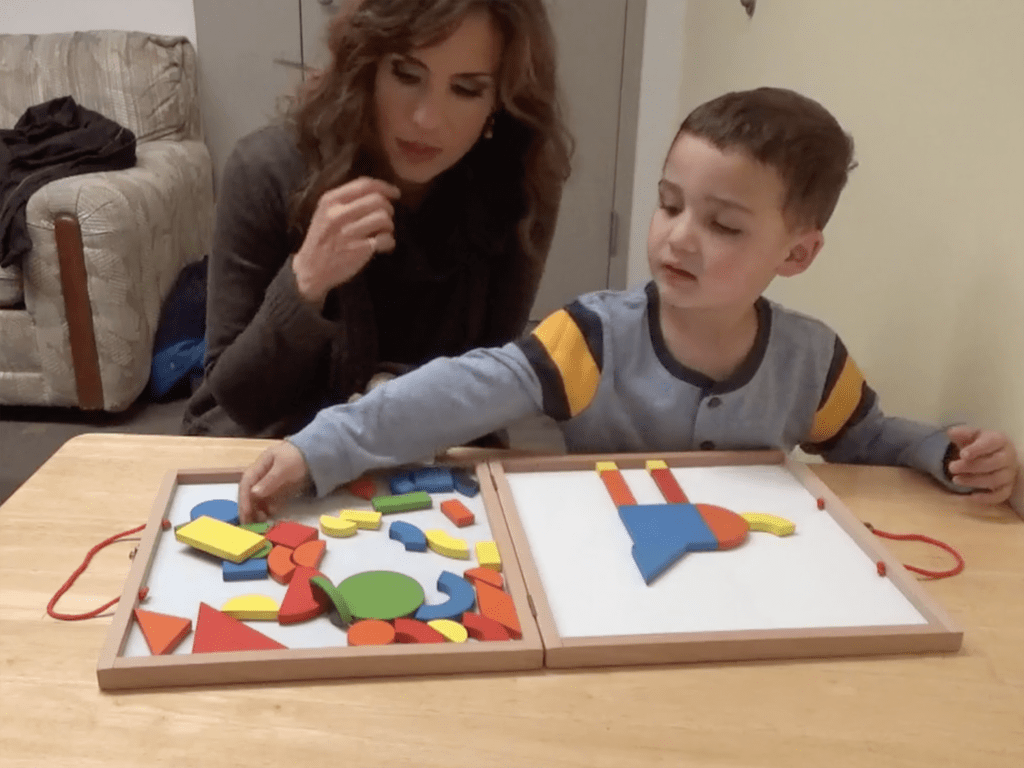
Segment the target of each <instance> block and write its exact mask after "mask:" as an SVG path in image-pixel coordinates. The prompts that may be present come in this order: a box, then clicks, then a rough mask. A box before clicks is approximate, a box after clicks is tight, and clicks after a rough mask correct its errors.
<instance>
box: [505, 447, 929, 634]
mask: <svg viewBox="0 0 1024 768" xmlns="http://www.w3.org/2000/svg"><path fill="white" fill-rule="evenodd" d="M672 471H673V474H674V475H675V477H676V479H677V480H678V481H679V484H680V486H681V487H682V488H683V490H684V491H685V493H686V494H687V496H688V498H689V499H690V501H691V502H692V503H695V504H700V503H706V504H715V505H717V506H721V507H725V508H727V509H730V510H732V511H733V512H736V513H738V514H742V513H745V512H766V513H770V514H775V515H779V516H781V517H784V518H786V519H788V520H791V521H792V522H793V523H795V524H796V532H795V533H794V534H792V535H790V536H786V537H776V536H774V535H772V534H769V533H760V532H758V533H755V532H751V533H749V534H748V537H747V540H746V541H745V542H744V543H743V544H741V545H740V546H739V547H737V548H735V549H731V550H721V551H715V552H691V553H688V554H686V555H684V556H683V557H682V559H681V560H679V561H678V562H676V563H675V564H674V565H673V566H671V567H670V568H669V569H668V570H667V571H666V572H665V573H663V574H662V575H661V576H660V577H658V578H657V579H656V580H655V581H653V582H652V583H651V585H649V586H648V585H647V584H645V583H644V580H643V578H642V577H641V576H640V572H639V570H638V569H637V566H636V564H635V562H634V561H633V558H632V554H631V550H632V546H633V542H632V539H631V538H630V536H629V533H628V532H627V530H626V528H625V526H624V525H623V524H622V522H621V520H620V519H619V515H618V511H617V509H616V507H615V505H614V504H613V503H612V501H611V498H610V496H609V494H608V491H607V489H606V488H605V486H604V483H603V482H602V481H601V479H600V477H599V475H598V473H597V472H596V471H593V470H586V471H552V472H522V473H519V472H508V473H506V477H507V479H508V483H509V486H510V488H511V491H512V496H513V499H514V501H515V505H516V509H517V512H518V515H519V519H520V521H521V523H522V527H523V530H524V532H525V534H526V537H527V539H528V541H529V546H530V552H531V554H532V556H533V559H534V562H535V564H536V566H537V570H538V572H539V575H540V578H541V581H542V583H543V586H544V590H545V593H546V595H547V599H548V602H549V605H550V606H551V611H552V613H553V615H554V620H555V624H556V626H557V628H558V632H559V634H560V635H561V636H562V637H563V638H583V637H602V636H614V635H643V634H660V633H676V632H716V631H738V630H766V629H794V628H837V627H871V626H890V625H891V626H905V625H923V624H927V623H928V622H927V620H926V619H925V617H924V616H922V615H921V613H920V612H919V611H918V610H917V608H915V607H914V605H913V604H912V603H911V602H910V601H909V600H908V599H907V598H906V597H905V596H904V595H903V594H902V592H900V590H899V589H898V588H897V587H896V586H895V585H894V584H893V583H892V581H891V580H890V579H887V578H882V577H880V576H879V575H878V572H877V570H876V567H875V563H874V561H873V560H872V559H871V558H870V557H869V556H868V555H867V554H866V553H864V551H863V550H861V549H860V547H859V546H858V545H857V544H856V543H855V542H854V541H853V540H852V539H851V538H850V537H849V536H848V535H847V534H846V533H845V531H843V529H842V527H841V526H840V525H839V524H838V523H837V522H836V521H835V520H834V519H833V518H832V517H831V516H830V515H829V514H827V513H826V512H823V511H821V510H819V509H818V508H817V503H816V499H815V498H814V497H813V496H812V495H811V494H810V493H809V492H808V491H807V490H806V489H805V488H804V487H803V485H802V484H801V483H800V482H799V481H798V480H797V479H796V477H794V476H793V474H792V473H791V472H789V470H788V469H786V468H785V467H783V466H778V465H756V466H723V467H685V468H674V469H673V470H672ZM622 475H623V477H624V478H625V479H626V482H627V484H628V485H629V487H630V490H631V491H632V492H633V495H634V497H635V498H636V500H637V503H638V504H660V503H664V498H663V496H662V495H661V492H660V491H659V490H658V487H657V485H656V484H655V483H654V480H653V479H652V478H651V476H650V475H649V473H648V472H647V471H646V470H643V469H627V470H622Z"/></svg>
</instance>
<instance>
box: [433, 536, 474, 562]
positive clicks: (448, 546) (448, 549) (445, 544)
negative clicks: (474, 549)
mask: <svg viewBox="0 0 1024 768" xmlns="http://www.w3.org/2000/svg"><path fill="white" fill-rule="evenodd" d="M423 533H424V535H425V536H426V537H427V546H428V547H430V548H431V549H432V550H434V551H435V552H437V554H439V555H444V556H445V557H451V558H455V559H456V560H468V559H469V545H467V544H466V541H465V539H456V538H455V537H454V536H451V535H450V534H449V533H448V532H447V531H442V530H441V529H440V528H431V529H430V530H429V531H424V532H423Z"/></svg>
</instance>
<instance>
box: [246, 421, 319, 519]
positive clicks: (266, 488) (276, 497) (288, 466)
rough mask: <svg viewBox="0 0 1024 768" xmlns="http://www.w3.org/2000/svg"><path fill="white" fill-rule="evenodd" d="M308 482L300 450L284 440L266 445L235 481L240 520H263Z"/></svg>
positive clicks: (306, 468) (303, 458) (307, 469)
mask: <svg viewBox="0 0 1024 768" xmlns="http://www.w3.org/2000/svg"><path fill="white" fill-rule="evenodd" d="M308 484H309V468H308V467H307V466H306V459H305V457H304V456H303V455H302V452H301V451H300V450H299V449H298V448H296V447H295V446H294V445H292V444H291V443H289V442H287V441H286V440H282V441H281V442H280V443H278V444H277V445H275V446H273V447H271V448H268V449H267V450H266V451H264V452H263V454H262V455H260V457H259V458H258V459H256V461H254V462H253V463H252V465H251V466H250V467H249V468H248V469H247V470H245V472H244V473H243V474H242V479H241V480H240V481H239V483H238V516H239V518H241V521H242V522H243V523H262V522H263V521H264V520H266V519H267V518H268V517H270V516H271V515H273V514H274V513H275V512H276V511H277V510H278V508H279V507H280V506H281V504H283V503H284V502H285V501H287V500H288V499H289V498H291V497H292V496H295V495H297V494H298V493H299V492H300V491H302V490H303V488H305V487H306V486H307V485H308Z"/></svg>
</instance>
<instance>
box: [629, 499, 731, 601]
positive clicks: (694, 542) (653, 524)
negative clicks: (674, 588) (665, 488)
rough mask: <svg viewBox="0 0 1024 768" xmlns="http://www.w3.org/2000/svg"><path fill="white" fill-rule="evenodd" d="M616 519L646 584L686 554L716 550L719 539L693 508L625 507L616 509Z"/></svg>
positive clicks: (636, 505) (634, 505)
mask: <svg viewBox="0 0 1024 768" xmlns="http://www.w3.org/2000/svg"><path fill="white" fill-rule="evenodd" d="M619 517H620V518H621V519H622V523H623V525H625V526H626V531H628V532H629V536H630V538H631V539H633V560H634V562H635V563H636V565H637V568H639V569H640V575H641V576H643V578H644V581H645V582H646V583H647V584H650V583H651V582H652V581H654V579H656V578H657V577H658V576H660V575H661V574H662V573H664V572H665V570H666V569H668V567H669V566H670V565H672V564H673V563H675V562H676V561H677V560H678V559H679V558H681V557H682V556H683V555H685V554H686V553H687V552H708V551H711V550H716V549H718V539H716V538H715V535H714V533H712V531H711V528H709V527H708V524H707V523H706V522H704V518H703V517H702V516H701V514H700V511H699V510H698V509H697V507H695V506H694V505H693V504H626V505H623V506H621V507H619Z"/></svg>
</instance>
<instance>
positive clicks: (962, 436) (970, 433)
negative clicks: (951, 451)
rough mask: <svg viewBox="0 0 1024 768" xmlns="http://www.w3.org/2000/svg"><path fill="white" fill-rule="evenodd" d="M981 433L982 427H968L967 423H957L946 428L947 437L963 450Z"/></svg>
mask: <svg viewBox="0 0 1024 768" xmlns="http://www.w3.org/2000/svg"><path fill="white" fill-rule="evenodd" d="M980 434H981V430H980V429H976V428H974V427H968V426H967V425H966V424H956V425H954V426H952V427H950V428H949V429H947V430H946V437H948V438H949V439H950V440H952V441H953V443H955V444H956V447H957V448H959V449H960V450H961V451H962V450H963V449H964V448H965V447H966V446H968V445H970V444H971V443H972V442H974V440H976V439H977V437H978V435H980Z"/></svg>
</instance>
